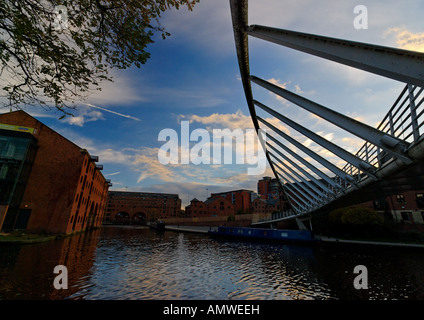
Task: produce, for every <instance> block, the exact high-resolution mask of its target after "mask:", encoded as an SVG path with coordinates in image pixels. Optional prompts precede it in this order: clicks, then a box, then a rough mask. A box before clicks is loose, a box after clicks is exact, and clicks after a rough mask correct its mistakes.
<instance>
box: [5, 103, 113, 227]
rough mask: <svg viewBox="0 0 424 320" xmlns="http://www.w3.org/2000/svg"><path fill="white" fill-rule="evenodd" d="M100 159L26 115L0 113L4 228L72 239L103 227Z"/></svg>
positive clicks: (105, 186)
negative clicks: (72, 234)
mask: <svg viewBox="0 0 424 320" xmlns="http://www.w3.org/2000/svg"><path fill="white" fill-rule="evenodd" d="M97 161H98V157H95V156H90V154H89V153H88V152H87V151H86V150H85V149H82V148H81V147H79V146H77V145H76V144H74V143H73V142H71V141H69V140H68V139H66V138H64V137H63V136H61V135H60V134H58V133H57V132H55V131H53V130H52V129H50V128H49V127H47V126H46V125H44V124H43V123H41V122H40V121H38V120H36V119H35V118H33V117H32V116H30V115H29V114H27V113H26V112H24V111H16V112H10V113H3V114H0V229H1V230H14V229H20V230H26V231H27V232H34V233H39V232H45V233H59V234H61V233H62V234H69V233H73V232H77V231H83V230H87V229H90V228H94V227H98V226H100V225H101V222H102V219H103V214H104V209H105V206H106V199H107V191H108V188H109V186H110V181H109V180H106V179H105V178H104V176H103V175H102V173H101V170H102V168H103V167H102V166H101V165H97V164H96V162H97Z"/></svg>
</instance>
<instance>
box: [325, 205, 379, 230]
mask: <svg viewBox="0 0 424 320" xmlns="http://www.w3.org/2000/svg"><path fill="white" fill-rule="evenodd" d="M329 220H330V222H332V223H335V224H338V223H339V224H340V223H341V224H346V225H354V226H358V225H378V224H382V223H383V222H384V219H383V218H382V217H380V216H379V215H378V214H377V213H376V212H375V211H373V210H371V209H368V208H362V207H349V208H341V209H337V210H334V211H331V212H330V215H329Z"/></svg>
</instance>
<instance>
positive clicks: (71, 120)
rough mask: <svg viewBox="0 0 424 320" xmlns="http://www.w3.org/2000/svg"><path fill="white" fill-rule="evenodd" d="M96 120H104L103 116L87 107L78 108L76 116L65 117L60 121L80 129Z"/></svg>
mask: <svg viewBox="0 0 424 320" xmlns="http://www.w3.org/2000/svg"><path fill="white" fill-rule="evenodd" d="M98 120H104V118H103V114H102V113H101V112H100V111H97V110H90V109H88V108H87V107H80V108H79V109H78V110H77V115H73V116H66V117H65V118H63V120H62V121H63V122H66V123H68V124H70V125H75V126H79V127H82V126H84V124H85V123H87V122H91V121H98Z"/></svg>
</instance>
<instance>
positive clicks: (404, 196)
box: [361, 190, 424, 225]
mask: <svg viewBox="0 0 424 320" xmlns="http://www.w3.org/2000/svg"><path fill="white" fill-rule="evenodd" d="M361 206H363V207H367V208H370V209H374V210H375V211H377V212H378V213H381V214H383V215H384V216H385V217H386V219H392V220H393V221H394V222H399V223H402V224H405V225H414V224H424V190H409V191H405V192H400V193H396V194H393V195H389V196H386V197H384V198H381V199H377V200H373V201H368V202H365V203H362V204H361Z"/></svg>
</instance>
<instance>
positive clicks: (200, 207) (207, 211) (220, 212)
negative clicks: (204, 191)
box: [185, 196, 236, 218]
mask: <svg viewBox="0 0 424 320" xmlns="http://www.w3.org/2000/svg"><path fill="white" fill-rule="evenodd" d="M185 213H186V216H187V217H192V218H198V217H217V216H234V215H235V213H236V210H235V206H234V204H232V203H231V202H230V201H229V200H228V199H226V198H224V197H221V196H214V197H209V198H208V199H207V200H206V201H200V200H198V199H196V198H194V199H193V200H191V201H190V204H189V205H188V206H186V207H185Z"/></svg>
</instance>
